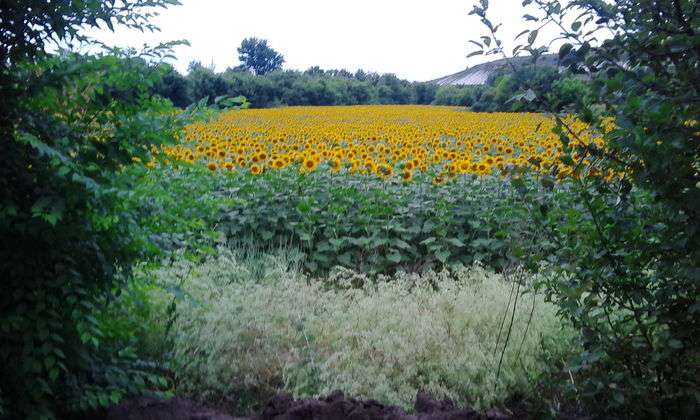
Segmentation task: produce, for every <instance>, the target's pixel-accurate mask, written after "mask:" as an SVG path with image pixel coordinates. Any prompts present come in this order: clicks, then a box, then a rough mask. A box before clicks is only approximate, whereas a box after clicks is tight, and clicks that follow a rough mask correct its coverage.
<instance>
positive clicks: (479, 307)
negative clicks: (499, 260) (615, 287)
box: [153, 249, 569, 412]
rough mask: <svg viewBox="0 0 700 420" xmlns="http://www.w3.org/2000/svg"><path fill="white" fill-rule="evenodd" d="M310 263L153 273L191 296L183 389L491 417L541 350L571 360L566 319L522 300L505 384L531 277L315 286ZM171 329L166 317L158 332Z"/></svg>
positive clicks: (469, 273) (179, 373) (255, 258)
mask: <svg viewBox="0 0 700 420" xmlns="http://www.w3.org/2000/svg"><path fill="white" fill-rule="evenodd" d="M299 261H300V260H299V255H298V254H297V255H295V254H294V253H292V252H289V251H286V252H282V253H275V254H271V255H260V254H252V256H251V254H250V253H248V254H247V255H246V254H245V253H243V252H242V251H240V250H237V251H230V250H228V249H221V250H220V251H219V254H218V255H217V256H215V257H211V258H209V259H207V260H206V261H204V262H203V263H201V264H196V263H192V262H189V261H186V260H184V259H180V260H176V262H175V263H174V264H173V265H172V266H170V267H164V268H161V269H159V270H158V271H156V272H155V273H154V276H155V278H156V279H159V281H161V282H163V283H165V284H168V285H170V286H173V287H181V288H182V294H183V296H184V297H183V298H182V299H178V300H177V307H176V310H175V322H174V325H173V328H172V329H171V330H170V334H171V335H170V338H171V339H172V344H173V349H174V362H175V365H174V366H176V367H175V375H176V378H177V384H178V390H179V391H181V392H184V393H186V394H188V395H191V396H193V397H196V398H200V399H202V400H205V401H206V402H208V403H213V404H221V405H228V406H229V408H232V409H234V410H235V411H238V412H245V411H247V410H250V409H254V408H255V407H256V404H259V403H262V402H264V401H265V400H266V399H267V398H269V397H270V396H271V395H272V394H273V393H275V392H276V391H278V390H280V389H285V390H287V391H289V392H291V393H293V394H294V395H296V396H310V395H318V394H325V393H328V392H330V391H332V390H335V389H341V390H343V391H345V392H347V393H349V394H351V395H356V396H359V397H364V398H374V399H379V400H381V401H386V402H389V403H393V404H398V405H401V406H404V407H409V406H410V404H411V403H412V401H413V399H414V398H415V395H416V392H417V391H418V390H427V391H429V392H431V393H433V394H434V395H436V396H437V397H446V398H450V399H453V400H454V401H456V402H457V403H469V404H476V405H477V406H478V407H482V408H484V407H488V406H490V405H492V404H497V403H499V402H502V401H503V400H504V399H505V398H506V397H508V396H510V395H514V394H525V395H532V390H533V387H534V384H535V383H536V380H537V378H538V376H539V375H540V374H541V372H542V371H543V370H544V365H543V361H542V360H541V358H540V355H541V354H542V350H541V348H540V345H541V342H542V340H545V339H550V340H552V341H554V342H556V343H557V345H556V348H552V349H549V351H550V352H552V353H553V354H559V353H560V352H563V351H567V350H568V348H567V346H568V345H569V334H568V332H567V331H568V330H567V329H566V328H564V329H562V327H561V323H560V321H559V320H558V319H557V317H556V314H555V308H554V307H553V306H551V305H549V304H545V303H544V302H543V301H542V299H541V297H540V296H539V295H536V294H532V293H529V292H528V293H526V294H522V295H520V301H518V302H517V306H516V309H515V315H514V323H513V325H512V335H511V336H510V339H509V344H508V345H507V347H506V350H505V353H504V357H503V362H502V366H501V368H500V376H499V377H498V378H497V377H496V372H497V370H498V366H499V359H500V353H501V350H502V349H503V348H504V342H505V336H506V330H507V327H508V324H509V321H508V319H510V318H509V317H510V316H511V313H510V311H512V308H513V304H512V302H511V298H513V296H514V294H516V293H518V292H517V290H521V291H522V290H526V289H528V285H529V284H530V282H531V279H530V278H529V277H528V276H525V275H522V273H521V275H515V276H503V275H496V274H493V272H490V271H488V270H485V269H483V268H481V267H480V266H478V265H476V266H473V267H471V268H458V269H456V270H454V271H452V272H447V271H442V272H439V273H436V272H432V271H430V272H428V273H426V274H425V275H422V276H420V275H408V274H405V273H397V274H396V275H394V276H392V277H385V276H379V277H370V276H367V275H365V274H360V273H357V272H354V271H351V270H347V269H342V268H337V269H335V270H333V272H332V273H331V274H330V275H329V276H328V277H324V278H323V279H318V280H311V279H308V278H306V277H305V276H304V275H302V274H301V273H300V271H299ZM174 279H178V280H177V281H176V280H174ZM513 279H517V280H518V281H521V282H522V284H520V285H519V286H516V285H515V283H511V282H510V281H511V280H513ZM514 289H516V290H514ZM154 299H155V300H156V301H160V302H162V304H161V306H162V307H163V308H165V307H166V306H167V304H168V303H169V302H170V297H169V295H167V294H164V293H160V294H158V295H157V296H156V297H155V298H154ZM506 313H507V317H506V318H508V319H506V322H505V327H504V329H503V331H501V329H500V327H501V326H502V323H503V321H504V316H506ZM166 320H167V314H166V313H165V311H161V317H160V318H155V319H154V320H153V322H160V323H161V324H162V323H164V322H166ZM530 320H531V321H532V322H529V321H530Z"/></svg>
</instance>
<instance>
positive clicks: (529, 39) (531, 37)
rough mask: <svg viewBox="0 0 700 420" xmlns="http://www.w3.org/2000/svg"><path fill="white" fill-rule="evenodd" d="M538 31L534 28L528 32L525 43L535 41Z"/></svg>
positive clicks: (530, 43)
mask: <svg viewBox="0 0 700 420" xmlns="http://www.w3.org/2000/svg"><path fill="white" fill-rule="evenodd" d="M538 33H539V31H538V30H537V29H534V30H533V31H531V32H530V35H528V36H527V43H528V44H529V45H532V44H534V43H535V40H536V39H537V34H538Z"/></svg>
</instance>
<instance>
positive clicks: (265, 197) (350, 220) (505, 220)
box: [134, 166, 536, 273]
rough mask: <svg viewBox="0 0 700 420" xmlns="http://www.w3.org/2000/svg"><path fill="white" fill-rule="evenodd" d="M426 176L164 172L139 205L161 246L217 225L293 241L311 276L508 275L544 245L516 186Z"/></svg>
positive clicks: (249, 237) (246, 236)
mask: <svg viewBox="0 0 700 420" xmlns="http://www.w3.org/2000/svg"><path fill="white" fill-rule="evenodd" d="M424 178H425V179H423V178H421V179H420V180H418V181H415V182H411V183H403V182H400V181H393V182H388V181H385V180H381V179H371V178H367V177H366V176H355V175H350V174H333V173H330V171H325V170H323V171H315V172H313V173H309V174H299V173H298V172H297V171H295V170H291V169H289V170H284V171H281V172H280V171H275V172H274V173H273V172H269V173H268V172H266V173H263V174H262V175H260V176H257V177H253V176H251V175H249V174H247V173H239V172H236V171H234V172H217V173H215V174H212V173H210V172H208V171H206V170H204V169H201V168H194V167H190V166H184V167H164V168H160V169H158V170H156V171H154V173H152V174H150V175H149V177H148V178H146V179H147V181H146V183H145V184H144V185H141V186H140V187H138V188H137V189H136V190H135V192H136V194H135V195H134V200H135V201H136V202H138V203H140V205H141V207H140V210H139V211H140V212H143V213H144V214H149V215H151V216H152V217H149V218H148V219H147V220H151V221H152V222H153V228H154V229H155V230H156V231H159V232H162V233H159V234H157V235H155V236H154V237H153V238H154V243H162V244H164V245H165V244H167V245H165V246H166V247H167V248H171V249H172V248H177V247H179V246H183V245H184V242H185V241H186V239H185V238H195V239H196V238H197V237H198V236H197V235H199V234H197V235H193V233H192V229H193V228H194V229H203V230H202V232H206V231H207V230H206V227H210V226H216V230H217V231H218V232H219V233H220V234H221V235H223V237H224V238H228V239H232V240H238V241H241V240H243V241H251V242H252V243H255V244H275V245H278V244H293V245H295V246H297V247H299V249H300V250H301V251H302V252H303V253H304V255H305V256H306V258H305V260H304V264H305V269H306V270H308V271H309V272H311V273H323V272H327V271H328V270H329V269H331V268H332V267H334V266H336V265H341V266H344V267H349V268H354V269H356V270H359V271H362V272H368V273H391V272H394V271H396V270H397V269H402V270H407V271H424V270H426V269H429V268H437V267H442V266H445V265H453V264H456V263H461V264H465V265H470V264H472V263H473V262H475V261H481V262H483V263H484V264H487V265H489V266H493V267H496V268H502V267H504V266H505V265H507V264H508V261H509V255H510V254H511V252H513V250H514V249H516V248H517V249H521V252H525V251H522V248H523V246H527V247H531V246H536V244H534V243H532V241H531V238H530V237H529V236H528V234H527V231H528V224H529V221H528V216H527V214H526V213H523V211H525V210H526V209H525V208H524V207H523V206H519V205H518V203H517V200H518V195H517V193H516V191H515V189H513V188H512V187H511V186H510V185H509V184H508V182H507V181H503V180H500V179H498V178H497V177H484V178H477V177H473V178H472V177H460V178H458V179H455V180H454V181H453V182H450V183H447V184H445V185H436V186H433V185H430V179H431V178H430V177H429V176H428V175H425V176H424ZM207 235H209V236H210V235H211V234H210V233H208V234H207ZM261 246H262V245H261Z"/></svg>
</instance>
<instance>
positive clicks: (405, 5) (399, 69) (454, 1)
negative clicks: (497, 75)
mask: <svg viewBox="0 0 700 420" xmlns="http://www.w3.org/2000/svg"><path fill="white" fill-rule="evenodd" d="M181 1H182V5H181V6H175V7H171V8H169V9H166V10H164V11H162V12H161V15H160V16H159V17H158V18H156V19H155V20H154V23H156V24H157V25H158V26H160V28H161V32H159V33H156V34H146V35H144V34H142V33H140V32H138V31H124V30H119V31H118V32H117V33H114V34H113V33H110V32H109V31H108V30H106V29H105V30H103V31H96V32H91V34H92V35H95V36H96V37H97V38H98V39H100V40H103V41H105V42H107V43H109V44H111V45H116V46H122V47H124V46H134V47H138V46H141V45H142V44H143V43H144V42H147V43H149V44H154V43H158V42H159V41H169V40H176V39H186V40H188V41H189V42H190V46H189V47H185V46H183V47H178V48H177V49H176V55H177V61H176V62H174V64H175V66H176V67H177V68H178V70H180V71H182V72H185V71H186V69H187V64H188V63H189V62H190V61H192V60H199V61H201V62H202V63H204V64H210V63H213V64H214V65H215V67H216V69H217V70H224V69H225V68H227V67H233V66H236V65H237V64H238V54H237V52H236V47H238V46H239V45H240V43H241V41H242V40H243V38H246V37H250V36H255V37H258V38H264V39H267V40H268V45H270V46H271V47H272V48H274V49H275V50H277V51H279V52H280V53H282V55H284V58H285V63H284V68H285V69H295V70H305V69H307V68H309V67H311V66H314V65H318V66H320V67H321V68H324V69H331V68H335V69H347V70H350V71H355V70H357V69H359V68H362V69H365V70H367V71H376V72H380V73H395V74H396V75H398V76H399V77H402V78H406V79H409V80H420V81H423V80H431V79H435V78H437V77H441V76H445V75H448V74H451V73H455V72H457V71H460V70H463V69H464V68H465V67H466V66H467V65H470V66H471V65H474V64H477V63H479V62H481V61H484V58H482V57H472V58H470V59H467V57H466V56H467V54H469V53H470V52H471V51H473V50H474V47H473V46H471V45H470V44H469V43H468V41H469V40H470V39H478V37H479V35H481V34H482V33H483V27H482V26H481V24H480V23H479V22H478V19H477V18H475V17H474V16H468V12H469V11H470V10H471V8H472V5H473V4H474V2H475V1H476V0H432V1H430V0H350V1H342V2H341V1H331V0H294V1H289V0H244V1H243V0H181ZM521 3H522V1H521V0H491V16H492V17H493V20H494V21H497V22H503V28H505V30H504V31H503V35H504V39H512V38H513V34H516V33H518V32H520V31H521V30H522V29H524V28H526V26H525V25H526V23H525V22H523V21H522V15H523V13H524V11H523V9H522V7H521ZM500 32H501V31H499V33H500ZM492 58H493V57H492Z"/></svg>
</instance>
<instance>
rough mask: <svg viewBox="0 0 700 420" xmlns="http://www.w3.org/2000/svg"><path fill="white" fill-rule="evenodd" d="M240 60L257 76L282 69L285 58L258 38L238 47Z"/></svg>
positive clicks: (244, 41) (249, 39) (250, 39)
mask: <svg viewBox="0 0 700 420" xmlns="http://www.w3.org/2000/svg"><path fill="white" fill-rule="evenodd" d="M238 59H239V60H240V61H241V63H242V65H243V66H244V67H246V68H247V69H248V70H250V71H251V72H253V73H255V74H266V73H269V72H271V71H274V70H279V69H281V68H282V63H284V57H283V56H282V54H280V53H278V52H277V51H275V50H273V49H272V48H270V47H269V46H268V45H267V41H266V40H264V39H258V38H246V39H244V40H243V42H241V46H240V47H238Z"/></svg>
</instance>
